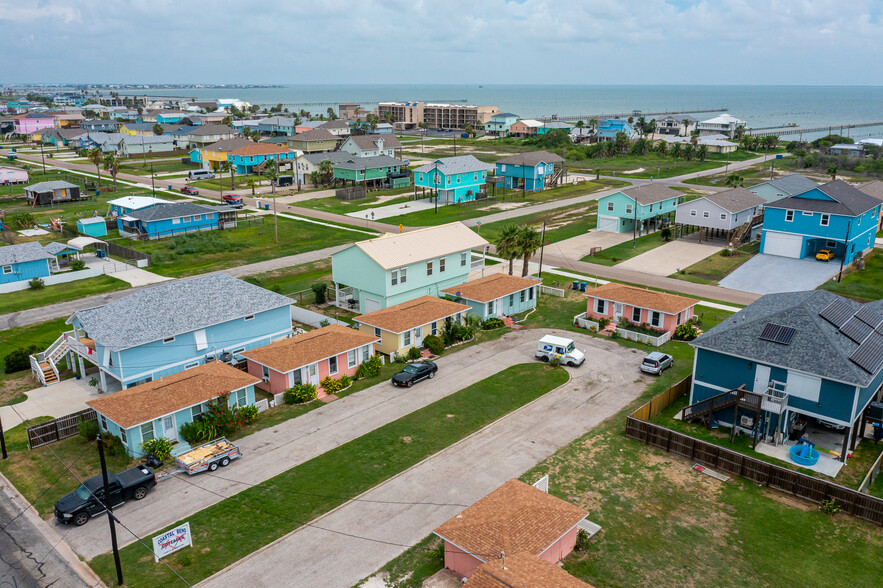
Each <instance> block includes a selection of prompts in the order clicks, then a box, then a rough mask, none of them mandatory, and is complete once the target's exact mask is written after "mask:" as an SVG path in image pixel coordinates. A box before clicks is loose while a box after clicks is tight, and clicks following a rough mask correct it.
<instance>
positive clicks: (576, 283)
mask: <svg viewBox="0 0 883 588" xmlns="http://www.w3.org/2000/svg"><path fill="white" fill-rule="evenodd" d="M573 289H574V290H579V282H576V281H575V282H573Z"/></svg>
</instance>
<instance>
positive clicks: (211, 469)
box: [208, 461, 218, 472]
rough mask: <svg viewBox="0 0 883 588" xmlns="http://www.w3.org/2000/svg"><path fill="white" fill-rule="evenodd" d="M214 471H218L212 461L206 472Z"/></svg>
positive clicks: (216, 463)
mask: <svg viewBox="0 0 883 588" xmlns="http://www.w3.org/2000/svg"><path fill="white" fill-rule="evenodd" d="M216 469H218V462H216V461H213V462H212V463H210V464H208V471H210V472H213V471H215V470H216Z"/></svg>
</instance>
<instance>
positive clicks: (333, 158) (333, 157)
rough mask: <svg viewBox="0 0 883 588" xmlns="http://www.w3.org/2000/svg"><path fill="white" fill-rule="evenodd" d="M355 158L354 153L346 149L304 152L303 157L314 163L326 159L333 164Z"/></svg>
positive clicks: (316, 163) (317, 163)
mask: <svg viewBox="0 0 883 588" xmlns="http://www.w3.org/2000/svg"><path fill="white" fill-rule="evenodd" d="M352 158H353V154H352V153H348V152H346V151H326V152H325V153H304V154H303V156H302V158H301V159H306V160H307V161H309V162H310V163H312V164H313V165H319V164H320V163H322V162H323V161H325V160H326V159H327V160H329V161H330V162H331V163H332V164H336V163H343V162H344V161H349V160H350V159H352Z"/></svg>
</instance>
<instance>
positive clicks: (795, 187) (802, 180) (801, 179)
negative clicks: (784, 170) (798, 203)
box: [765, 174, 818, 196]
mask: <svg viewBox="0 0 883 588" xmlns="http://www.w3.org/2000/svg"><path fill="white" fill-rule="evenodd" d="M765 183H767V184H769V185H771V186H775V187H776V188H778V189H779V190H781V191H782V192H784V193H785V194H788V195H789V196H794V195H795V194H800V193H801V192H806V191H807V190H812V189H813V188H815V187H816V186H818V184H817V183H815V182H814V181H812V180H811V179H809V178H808V177H806V176H804V175H801V174H788V175H787V176H782V177H781V178H776V179H774V180H768V181H766V182H765Z"/></svg>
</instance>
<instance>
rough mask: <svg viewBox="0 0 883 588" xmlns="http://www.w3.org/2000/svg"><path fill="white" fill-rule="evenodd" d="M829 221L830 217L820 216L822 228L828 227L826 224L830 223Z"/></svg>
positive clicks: (826, 215)
mask: <svg viewBox="0 0 883 588" xmlns="http://www.w3.org/2000/svg"><path fill="white" fill-rule="evenodd" d="M830 220H831V216H830V215H828V214H823V215H822V220H821V223H822V226H823V227H827V226H828V222H830Z"/></svg>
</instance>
